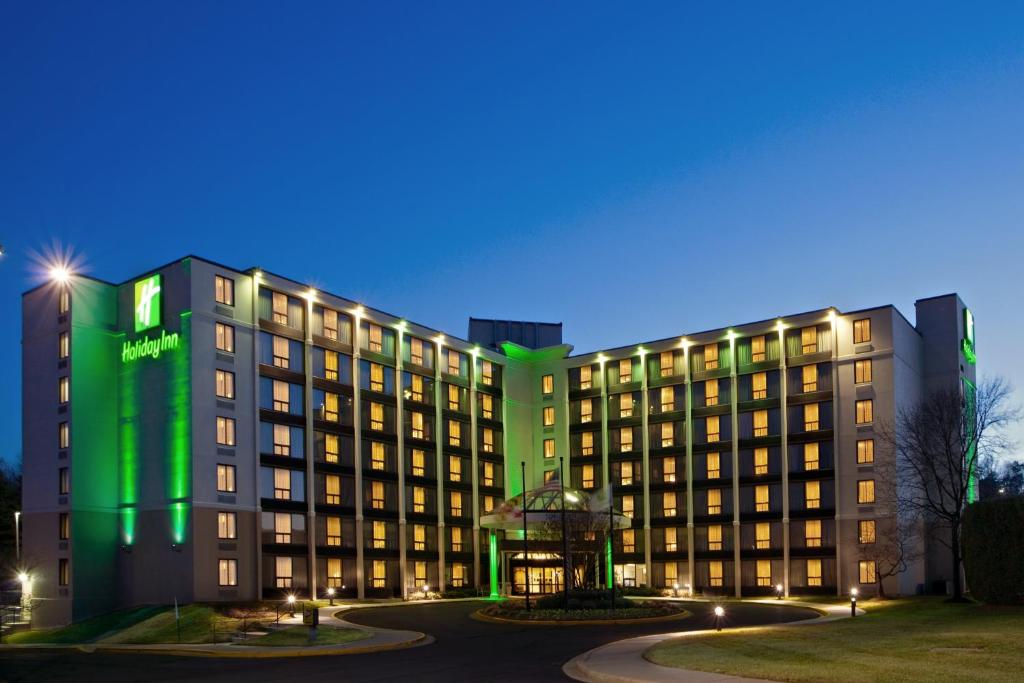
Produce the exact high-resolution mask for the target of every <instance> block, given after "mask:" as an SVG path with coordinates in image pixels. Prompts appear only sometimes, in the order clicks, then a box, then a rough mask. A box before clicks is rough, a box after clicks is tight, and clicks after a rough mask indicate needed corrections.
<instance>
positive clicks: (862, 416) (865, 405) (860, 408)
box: [856, 398, 874, 425]
mask: <svg viewBox="0 0 1024 683" xmlns="http://www.w3.org/2000/svg"><path fill="white" fill-rule="evenodd" d="M856 407H857V424H859V425H863V424H870V423H871V422H872V421H874V403H873V402H872V400H871V399H870V398H867V399H864V400H863V401H857V406H856Z"/></svg>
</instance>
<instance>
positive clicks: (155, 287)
mask: <svg viewBox="0 0 1024 683" xmlns="http://www.w3.org/2000/svg"><path fill="white" fill-rule="evenodd" d="M160 291H161V288H160V274H159V273H157V274H156V275H150V276H149V277H147V278H145V279H144V280H139V281H138V282H136V283H135V331H136V332H142V331H143V330H148V329H151V328H154V327H156V326H157V325H159V324H160V304H161V300H162V298H163V297H162V295H161V294H160Z"/></svg>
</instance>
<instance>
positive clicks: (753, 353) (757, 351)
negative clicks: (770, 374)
mask: <svg viewBox="0 0 1024 683" xmlns="http://www.w3.org/2000/svg"><path fill="white" fill-rule="evenodd" d="M764 341H765V340H764V335H763V334H762V335H758V336H756V337H751V338H750V362H752V363H760V362H762V361H764V360H765V358H766V355H765V350H764Z"/></svg>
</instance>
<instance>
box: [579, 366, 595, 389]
mask: <svg viewBox="0 0 1024 683" xmlns="http://www.w3.org/2000/svg"><path fill="white" fill-rule="evenodd" d="M592 386H593V368H591V366H589V365H584V366H582V367H581V368H580V389H589V388H591V387H592Z"/></svg>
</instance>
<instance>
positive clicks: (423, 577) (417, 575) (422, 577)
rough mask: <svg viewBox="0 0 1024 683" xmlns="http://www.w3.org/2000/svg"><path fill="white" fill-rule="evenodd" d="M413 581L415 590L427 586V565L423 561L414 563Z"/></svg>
mask: <svg viewBox="0 0 1024 683" xmlns="http://www.w3.org/2000/svg"><path fill="white" fill-rule="evenodd" d="M413 581H414V582H415V584H416V587H417V588H419V587H422V586H425V585H426V584H427V563H426V562H424V561H423V560H417V561H416V564H415V566H414V568H413Z"/></svg>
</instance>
